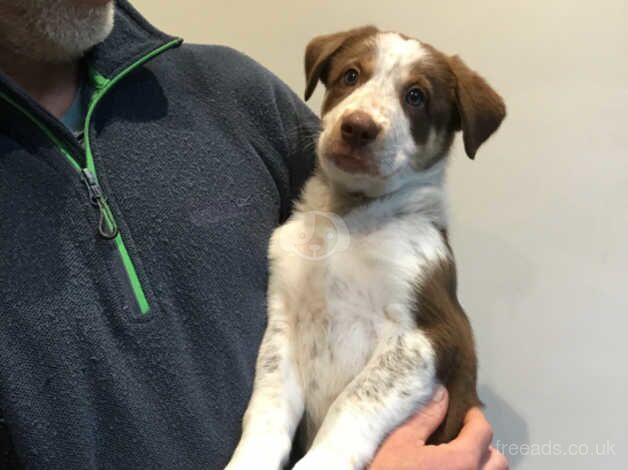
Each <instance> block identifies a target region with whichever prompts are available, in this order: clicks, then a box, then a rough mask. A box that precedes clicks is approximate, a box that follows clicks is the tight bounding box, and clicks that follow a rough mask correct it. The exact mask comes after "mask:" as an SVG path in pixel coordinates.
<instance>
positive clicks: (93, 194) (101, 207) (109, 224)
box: [81, 168, 118, 240]
mask: <svg viewBox="0 0 628 470" xmlns="http://www.w3.org/2000/svg"><path fill="white" fill-rule="evenodd" d="M81 174H82V175H83V178H82V179H83V182H84V183H85V186H86V187H87V192H88V193H89V198H90V201H91V203H92V205H93V206H94V207H98V212H100V219H99V221H98V234H99V235H100V236H101V237H102V238H104V239H105V240H113V239H114V238H116V236H117V235H118V225H117V224H116V221H115V219H114V218H113V214H112V213H111V209H110V208H109V205H108V204H107V198H106V197H105V194H104V193H103V192H102V188H101V187H100V184H98V180H97V179H96V176H95V175H94V174H93V173H92V172H91V171H89V170H88V169H87V168H83V169H82V170H81Z"/></svg>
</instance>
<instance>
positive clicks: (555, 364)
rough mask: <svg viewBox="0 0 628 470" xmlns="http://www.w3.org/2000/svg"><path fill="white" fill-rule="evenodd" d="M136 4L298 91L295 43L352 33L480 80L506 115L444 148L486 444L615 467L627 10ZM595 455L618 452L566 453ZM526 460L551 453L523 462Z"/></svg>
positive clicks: (622, 423)
mask: <svg viewBox="0 0 628 470" xmlns="http://www.w3.org/2000/svg"><path fill="white" fill-rule="evenodd" d="M134 3H135V4H136V6H137V7H138V8H140V9H141V10H143V11H144V13H145V14H146V15H147V16H148V17H149V18H150V19H151V20H153V21H154V22H155V23H156V24H157V25H158V26H160V27H161V28H163V29H165V30H167V31H169V32H173V33H177V34H180V35H182V36H184V37H185V38H186V39H187V40H188V41H192V42H203V43H222V44H228V45H231V46H233V47H235V48H237V49H240V50H242V51H244V52H246V53H248V54H249V55H251V56H252V57H254V58H255V59H257V60H258V61H260V62H262V63H263V64H264V65H266V66H267V67H269V68H270V69H271V70H273V71H274V72H275V73H276V74H278V75H279V76H280V77H281V78H283V79H284V80H285V81H286V82H287V83H288V84H289V85H290V86H292V87H293V88H294V89H295V90H296V91H297V92H298V93H299V94H302V87H303V82H304V79H303V76H302V54H303V47H304V46H305V44H306V42H307V41H308V39H310V38H311V37H312V36H314V35H316V34H320V33H323V32H331V31H335V30H338V29H343V28H347V27H352V26H355V25H359V24H364V23H375V24H377V25H379V26H381V27H383V28H387V29H394V30H400V31H403V32H405V33H408V34H410V35H414V36H417V37H419V38H420V39H422V40H425V41H427V42H430V43H432V44H434V45H435V46H437V47H438V48H439V49H441V50H443V51H446V52H449V53H459V54H460V55H461V56H462V57H463V58H464V59H465V60H466V61H467V63H468V64H469V65H471V66H472V67H474V68H475V69H476V70H478V71H479V72H481V73H482V74H483V75H484V76H485V77H486V78H487V79H488V80H489V82H490V83H492V84H493V85H494V86H495V88H496V89H497V90H499V92H500V93H501V94H502V95H503V96H504V97H505V99H506V102H507V104H508V109H509V116H508V118H507V119H506V121H505V122H504V125H503V127H502V128H501V129H500V131H499V133H498V134H497V135H496V136H495V137H494V138H493V139H491V140H490V141H489V143H488V144H487V145H486V146H485V147H484V148H482V149H480V152H479V153H478V157H477V160H476V161H475V162H472V161H469V160H467V159H466V157H465V156H464V153H463V150H462V146H461V145H460V141H458V142H457V144H456V147H455V149H454V151H453V155H452V160H451V167H450V172H449V183H448V184H449V188H450V194H451V204H452V217H451V232H452V235H453V240H452V242H453V247H454V249H455V252H456V254H457V258H458V265H459V270H460V297H461V300H462V303H463V305H465V307H466V309H467V311H468V313H469V315H470V317H471V318H472V322H473V325H474V328H475V331H476V335H477V340H478V349H479V353H480V360H481V370H480V384H481V395H482V397H483V399H484V400H485V401H486V404H487V414H488V416H489V418H490V420H491V422H492V423H493V425H494V428H495V441H494V443H495V444H497V445H503V444H504V443H507V444H515V445H516V447H513V448H506V449H504V448H503V447H502V450H505V452H506V454H509V458H510V461H511V463H512V466H513V467H514V468H516V469H522V470H523V469H525V470H532V469H534V470H538V469H552V470H560V469H569V470H578V469H583V470H584V469H586V470H589V469H621V470H623V469H626V468H628V431H627V430H626V427H627V421H628V410H627V405H626V397H628V374H627V370H626V369H627V368H626V364H625V361H626V359H627V358H628V345H627V344H626V341H625V338H626V334H627V332H628V295H627V291H628V279H627V278H628V249H627V245H628V239H627V238H628V237H627V235H628V207H627V206H628V6H627V5H628V2H626V0H598V1H587V2H583V1H574V0H571V1H568V0H560V1H559V0H528V1H512V0H475V1H452V0H440V1H429V2H428V1H424V2H419V1H416V0H415V1H406V0H377V1H375V0H345V1H342V2H341V1H337V0H336V1H323V0H292V1H288V0H269V1H265V2H253V1H247V2H243V1H235V0H234V1H228V2H208V1H204V0H181V1H178V2H172V1H164V0H135V2H134ZM319 102H320V91H319V94H318V95H317V97H316V99H314V100H313V103H312V105H313V107H314V108H315V109H318V104H319ZM607 441H608V442H610V443H611V445H612V444H614V449H613V448H610V449H607V450H608V453H611V454H612V453H613V451H614V454H615V455H610V456H595V455H587V456H584V455H579V454H583V453H586V451H587V449H586V448H585V446H587V447H588V452H589V453H591V454H595V453H596V444H597V446H598V449H597V450H598V451H600V452H602V451H603V450H604V449H603V446H604V444H605V443H606V442H607ZM525 444H530V445H532V446H538V447H533V448H529V449H527V448H526V447H525ZM550 444H551V445H554V446H556V445H559V446H561V448H560V449H557V448H555V447H554V448H551V449H550ZM522 445H523V446H522ZM574 445H575V446H580V447H579V448H575V447H573V446H574ZM570 446H571V447H570ZM570 451H573V452H571V453H575V454H578V455H562V454H563V453H565V454H569V453H570ZM533 452H534V453H543V454H547V453H550V454H552V455H540V456H539V455H527V456H522V455H521V454H522V453H528V454H530V453H533Z"/></svg>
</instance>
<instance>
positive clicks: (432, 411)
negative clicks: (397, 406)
mask: <svg viewBox="0 0 628 470" xmlns="http://www.w3.org/2000/svg"><path fill="white" fill-rule="evenodd" d="M448 406H449V394H448V393H447V389H446V388H445V387H443V386H442V385H439V386H438V387H437V388H436V391H435V392H434V396H433V398H432V401H430V402H429V403H428V404H427V405H425V406H424V407H423V408H421V410H419V412H418V413H417V414H416V415H414V416H413V417H412V418H411V419H410V420H409V421H408V422H407V426H408V427H409V428H411V429H412V430H413V432H415V433H416V437H417V440H419V441H422V442H426V441H427V440H428V438H429V437H430V436H431V435H432V433H433V432H434V431H436V429H437V428H438V426H440V424H441V423H442V422H443V420H444V419H445V415H446V414H447V407H448Z"/></svg>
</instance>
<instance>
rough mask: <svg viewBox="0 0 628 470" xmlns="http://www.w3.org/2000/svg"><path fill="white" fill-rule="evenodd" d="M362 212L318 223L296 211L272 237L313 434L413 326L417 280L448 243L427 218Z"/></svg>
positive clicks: (276, 271) (275, 268)
mask: <svg viewBox="0 0 628 470" xmlns="http://www.w3.org/2000/svg"><path fill="white" fill-rule="evenodd" d="M310 217H311V215H310ZM362 220H363V219H362V218H360V217H351V216H350V217H347V218H346V219H344V220H342V221H339V220H335V221H334V220H333V219H332V218H328V219H327V220H324V218H323V217H322V216H321V218H320V219H319V220H317V221H315V222H316V223H314V224H312V219H309V220H308V219H307V217H306V215H305V214H298V215H297V217H294V218H293V219H292V220H291V221H290V222H289V223H288V224H286V225H284V226H283V227H281V228H280V229H278V232H279V233H276V235H275V236H274V237H273V243H272V244H271V258H272V264H271V269H272V275H273V276H274V278H275V280H276V281H277V280H278V281H279V284H278V287H279V288H280V289H281V291H282V294H283V296H284V301H285V305H286V308H287V311H288V314H289V316H290V318H291V322H292V325H293V328H292V330H291V331H292V334H294V335H295V338H294V343H293V344H295V345H296V350H295V357H296V360H297V367H298V370H299V374H300V380H301V385H302V387H303V390H304V394H305V411H306V413H305V417H306V426H307V428H308V432H307V434H310V435H313V434H314V432H315V431H316V429H318V427H319V426H320V424H321V422H322V420H323V418H324V416H325V414H326V412H327V410H328V408H329V406H330V405H331V403H332V402H333V400H334V399H335V398H336V397H337V396H338V394H339V393H340V392H341V391H342V390H343V389H344V388H345V387H346V385H347V384H348V383H349V382H350V381H351V380H352V379H353V378H354V377H355V376H356V375H357V374H358V373H359V372H360V371H361V370H362V369H363V368H364V366H365V365H366V363H367V361H368V359H369V357H370V356H371V354H372V353H373V351H374V350H375V348H377V346H378V344H380V343H381V342H382V340H383V339H385V338H387V337H390V336H393V335H395V334H399V333H401V332H402V331H405V330H408V329H410V328H414V319H413V313H412V310H413V307H414V305H413V301H414V297H413V296H414V289H415V288H416V282H417V281H418V280H419V278H420V276H421V274H422V273H423V272H424V271H425V269H426V266H427V264H428V263H429V262H430V261H431V258H433V257H435V256H440V255H441V253H442V252H444V251H443V250H444V248H445V247H443V246H441V245H442V241H441V238H440V236H439V234H438V231H437V229H436V228H435V227H434V226H433V225H432V224H431V223H429V222H428V221H427V220H421V219H420V218H418V219H417V218H416V217H414V218H408V219H403V218H401V219H400V218H394V219H390V220H388V221H383V222H381V221H380V222H381V223H376V222H372V223H370V224H368V225H365V224H363V223H362ZM371 220H372V219H371ZM290 243H296V244H297V245H296V246H295V245H293V246H290ZM308 243H312V244H313V246H308Z"/></svg>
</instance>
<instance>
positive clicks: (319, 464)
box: [293, 448, 358, 470]
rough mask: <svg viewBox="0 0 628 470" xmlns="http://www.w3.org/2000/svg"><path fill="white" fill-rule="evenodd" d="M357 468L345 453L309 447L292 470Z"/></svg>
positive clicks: (343, 469) (348, 469)
mask: <svg viewBox="0 0 628 470" xmlns="http://www.w3.org/2000/svg"><path fill="white" fill-rule="evenodd" d="M327 469H329V470H332V469H333V470H358V466H357V465H356V462H353V461H352V459H350V458H348V457H347V455H346V454H344V453H341V452H334V451H333V450H330V449H323V448H318V449H311V450H310V451H309V452H308V453H307V454H305V457H303V458H302V459H301V460H299V461H298V462H297V464H296V465H295V466H294V468H293V470H327Z"/></svg>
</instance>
